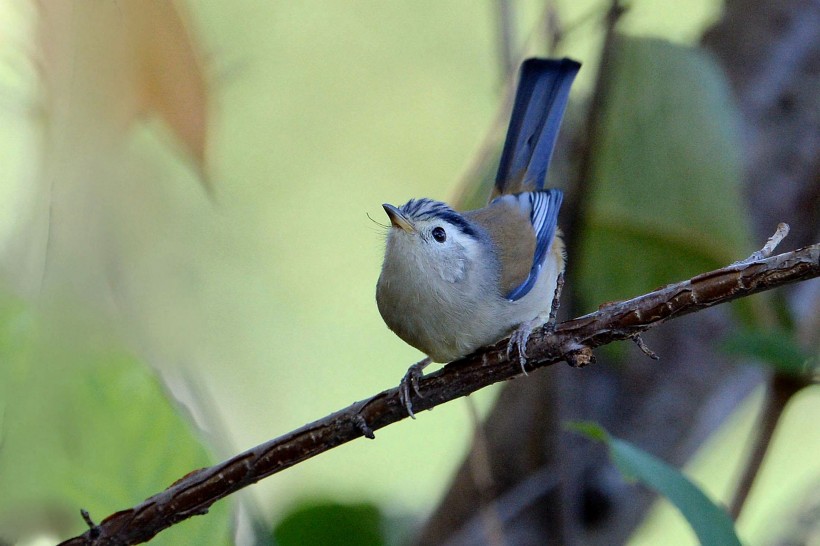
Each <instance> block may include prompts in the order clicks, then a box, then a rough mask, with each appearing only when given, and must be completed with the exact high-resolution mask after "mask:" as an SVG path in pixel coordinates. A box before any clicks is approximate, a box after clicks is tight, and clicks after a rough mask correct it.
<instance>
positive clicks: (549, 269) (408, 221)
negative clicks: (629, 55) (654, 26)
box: [376, 58, 581, 417]
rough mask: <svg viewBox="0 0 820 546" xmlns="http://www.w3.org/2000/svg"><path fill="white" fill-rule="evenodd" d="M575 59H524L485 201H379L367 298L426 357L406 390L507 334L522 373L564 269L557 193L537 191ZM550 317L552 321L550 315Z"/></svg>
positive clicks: (404, 393)
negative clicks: (378, 238)
mask: <svg viewBox="0 0 820 546" xmlns="http://www.w3.org/2000/svg"><path fill="white" fill-rule="evenodd" d="M580 67H581V65H580V63H578V62H576V61H573V60H571V59H566V58H565V59H561V60H553V59H528V60H527V61H525V62H524V63H523V64H522V66H521V72H520V79H519V84H518V90H517V92H516V97H515V102H514V105H513V111H512V116H511V118H510V126H509V129H508V131H507V139H506V142H505V144H504V149H503V152H502V154H501V160H500V163H499V167H498V174H497V176H496V181H495V187H494V189H493V192H492V195H491V197H490V202H489V204H488V205H487V206H486V207H484V208H481V209H478V210H472V211H468V212H456V211H455V210H453V209H452V208H450V207H449V206H448V205H446V204H445V203H442V202H439V201H434V200H432V199H412V200H410V201H409V202H407V203H406V204H404V205H402V206H401V207H395V206H393V205H388V204H384V205H383V207H384V210H385V212H386V213H387V216H388V217H389V218H390V223H391V227H390V231H389V232H388V234H387V245H386V250H385V255H384V263H383V265H382V271H381V275H380V276H379V280H378V283H377V285H376V303H377V304H378V307H379V312H380V313H381V316H382V318H383V319H384V322H385V323H386V324H387V326H388V327H389V328H390V329H391V330H393V332H395V333H396V334H397V335H398V336H399V337H400V338H401V339H403V340H404V341H405V342H407V343H408V344H410V345H412V346H413V347H415V348H417V349H419V350H420V351H422V352H423V353H425V354H426V355H427V358H425V359H424V360H422V361H420V362H418V363H417V364H414V365H413V366H411V367H410V369H409V370H408V371H407V374H406V375H405V376H404V378H403V379H402V382H401V387H400V391H399V392H400V396H401V398H402V402H403V403H404V405H405V408H406V409H407V412H408V414H409V415H410V416H411V417H415V415H414V414H413V409H412V404H411V400H410V397H411V388H412V390H413V391H415V392H416V394H417V395H418V396H422V395H421V393H420V392H419V388H418V380H419V378H420V377H421V376H422V372H423V370H424V368H425V367H426V366H427V365H429V364H430V363H431V362H433V361H435V362H449V361H451V360H455V359H457V358H460V357H462V356H465V355H467V354H469V353H472V352H473V351H475V350H477V349H479V348H480V347H484V346H486V345H490V344H492V343H495V342H497V341H499V340H501V339H503V338H504V337H506V336H510V335H511V340H510V345H509V347H510V348H509V349H508V350H509V351H512V348H513V347H515V348H516V349H517V351H518V355H519V360H520V363H521V367H522V370H524V371H525V373H526V370H525V369H524V365H525V363H526V351H525V347H526V344H527V339H528V338H529V335H530V333H531V332H532V329H533V328H535V327H537V326H540V325H542V324H544V323H545V322H547V321H548V320H549V317H550V312H551V310H552V307H553V298H554V297H557V291H558V290H557V289H556V287H557V285H558V279H559V275H562V273H563V270H564V245H563V242H562V241H561V238H560V232H559V230H558V228H557V220H558V210H559V209H560V207H561V201H562V199H563V194H562V193H561V191H560V190H557V189H547V190H545V189H544V180H545V178H546V173H547V167H548V166H549V161H550V158H551V156H552V151H553V148H554V147H555V140H556V137H557V135H558V129H559V127H560V124H561V119H562V118H563V115H564V110H565V109H566V105H567V100H568V98H569V92H570V87H571V86H572V82H573V80H574V79H575V76H576V74H577V73H578V70H579V69H580ZM553 320H554V318H553Z"/></svg>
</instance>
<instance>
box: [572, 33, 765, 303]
mask: <svg viewBox="0 0 820 546" xmlns="http://www.w3.org/2000/svg"><path fill="white" fill-rule="evenodd" d="M609 69H610V70H611V71H612V80H611V81H612V88H611V89H610V90H609V93H608V95H607V97H606V101H605V107H604V111H603V113H602V115H603V118H602V128H601V134H600V135H599V137H600V138H599V144H600V145H599V148H598V149H596V150H594V151H593V161H594V166H593V173H592V180H589V181H585V182H589V183H590V184H591V191H590V195H589V196H588V199H590V200H591V205H590V208H589V215H588V226H587V228H586V232H585V233H584V234H583V244H582V248H581V249H580V252H577V251H576V252H573V249H570V253H571V254H570V259H573V258H575V259H576V260H579V261H580V267H581V275H579V278H580V281H579V282H580V283H581V287H580V289H579V290H578V292H579V293H580V294H581V295H582V297H583V298H584V304H585V305H586V306H587V307H592V306H594V305H597V304H599V303H600V302H602V301H614V300H622V299H626V298H629V297H632V296H635V295H637V294H640V293H643V292H645V291H646V290H647V288H652V287H656V286H662V285H664V284H668V283H671V282H676V281H679V280H682V279H685V278H687V277H690V276H692V275H693V274H697V273H700V272H702V271H708V270H710V269H714V268H717V267H721V266H724V265H726V264H728V263H731V262H733V261H734V260H737V259H738V258H739V257H742V256H744V255H745V254H748V249H749V244H748V240H749V235H748V227H747V223H746V219H745V216H744V213H743V211H744V209H743V201H742V197H741V193H740V181H741V175H742V163H741V156H740V150H741V149H742V148H741V146H740V141H739V136H738V134H737V131H736V129H735V126H736V123H737V119H738V114H737V112H736V109H735V107H734V105H733V103H732V101H731V95H730V92H729V89H728V86H727V85H726V82H725V81H724V78H723V75H722V73H721V71H720V70H719V68H718V67H717V66H716V65H715V63H714V62H713V61H712V60H711V58H710V57H708V55H707V54H706V53H704V52H703V51H701V50H698V49H692V48H688V47H683V46H679V45H673V44H671V43H668V42H664V41H662V40H657V39H644V38H627V37H621V38H619V39H618V41H617V42H616V50H615V58H614V62H613V64H612V65H611V66H610V67H609ZM573 254H575V256H573ZM579 254H580V256H579Z"/></svg>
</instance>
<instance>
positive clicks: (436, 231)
mask: <svg viewBox="0 0 820 546" xmlns="http://www.w3.org/2000/svg"><path fill="white" fill-rule="evenodd" d="M433 239H435V240H436V241H438V242H439V243H443V242H444V241H446V240H447V232H446V231H444V228H443V227H441V226H436V227H434V228H433Z"/></svg>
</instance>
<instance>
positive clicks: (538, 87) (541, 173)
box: [495, 58, 581, 194]
mask: <svg viewBox="0 0 820 546" xmlns="http://www.w3.org/2000/svg"><path fill="white" fill-rule="evenodd" d="M580 68H581V64H580V63H578V62H576V61H573V60H571V59H566V58H564V59H561V60H555V59H528V60H526V61H524V63H523V64H522V65H521V76H520V80H519V83H518V91H517V92H516V95H515V104H514V105H513V110H512V116H511V117H510V126H509V129H508V130H507V140H506V142H505V143H504V151H503V152H502V153H501V161H500V163H499V165H498V175H497V176H496V182H495V185H496V191H497V193H498V194H504V193H509V192H508V191H504V190H505V187H506V186H507V185H508V184H511V183H513V182H515V183H519V184H521V189H520V190H518V191H538V190H541V189H543V188H544V179H545V178H546V175H547V168H548V167H549V162H550V158H551V157H552V151H553V149H554V148H555V140H556V138H557V137H558V129H559V127H560V126H561V119H562V118H563V117H564V111H565V110H566V107H567V101H568V99H569V90H570V87H572V82H573V80H574V79H575V76H576V75H577V74H578V70H580Z"/></svg>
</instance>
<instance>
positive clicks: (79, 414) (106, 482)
mask: <svg viewBox="0 0 820 546" xmlns="http://www.w3.org/2000/svg"><path fill="white" fill-rule="evenodd" d="M80 315H81V313H80V312H78V311H77V310H76V309H74V310H72V313H71V316H70V317H62V318H55V317H53V316H51V317H50V318H43V316H44V315H43V314H42V313H41V312H40V311H37V312H34V311H32V310H31V309H29V308H27V307H26V306H25V305H23V304H20V303H19V302H15V301H13V300H5V301H3V302H0V361H2V366H0V416H2V420H1V421H0V423H2V425H1V426H0V491H3V494H2V495H0V542H15V541H16V540H18V539H20V538H22V537H25V536H27V535H28V536H31V535H35V534H39V533H49V534H51V535H58V536H60V537H62V538H68V537H69V536H71V535H74V534H79V533H81V532H83V531H84V527H85V524H84V523H83V521H82V519H81V518H80V514H79V510H80V508H85V509H87V510H88V511H89V512H90V514H91V516H92V517H93V518H94V519H95V520H97V521H99V520H101V519H102V518H103V517H105V516H107V515H109V514H111V513H113V512H115V511H117V510H120V509H123V508H127V507H129V506H132V505H134V504H137V503H139V502H140V501H142V500H143V499H145V498H146V497H148V496H150V495H152V494H154V493H157V492H159V491H161V490H162V489H164V488H166V487H167V486H169V485H170V484H171V483H173V482H174V481H175V480H177V479H178V478H180V477H181V476H183V475H184V474H185V473H187V472H189V471H191V470H193V469H196V468H201V467H203V466H207V465H209V464H211V463H212V461H211V460H210V458H209V456H208V453H207V451H206V449H205V448H204V447H203V446H202V444H201V442H200V441H199V439H198V438H197V436H196V434H194V433H193V431H192V430H191V426H190V424H189V423H187V422H186V420H185V419H184V418H183V417H182V416H181V415H180V414H179V413H178V412H177V411H176V410H175V408H173V407H172V406H171V405H170V404H169V402H168V399H167V397H166V396H165V394H164V393H163V391H162V388H161V387H160V385H159V383H158V381H157V380H156V379H155V378H154V377H153V376H152V374H151V373H150V372H149V370H148V369H147V367H145V366H144V365H142V364H141V363H139V362H138V361H136V360H135V359H134V358H133V357H132V356H130V355H128V354H127V353H125V352H124V351H123V350H122V349H120V348H119V347H118V346H117V344H116V343H115V342H114V341H112V339H113V336H112V337H111V338H109V337H107V336H106V335H105V334H102V333H100V332H101V331H105V328H94V329H92V328H88V327H87V326H88V324H86V323H85V321H84V320H83V319H82V318H80ZM92 331H95V333H94V334H89V332H92ZM228 508H229V506H228V503H221V504H218V505H216V506H214V507H213V509H212V510H211V512H210V513H209V514H208V516H207V517H202V518H194V519H192V520H190V521H187V522H184V523H182V524H180V525H178V526H174V527H173V528H172V529H169V530H168V531H166V532H164V533H162V534H160V535H159V536H158V537H157V538H156V539H154V541H153V542H152V543H154V542H155V543H157V544H179V543H181V542H184V543H188V544H227V543H228V542H229V518H228ZM182 537H184V539H183V538H182Z"/></svg>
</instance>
